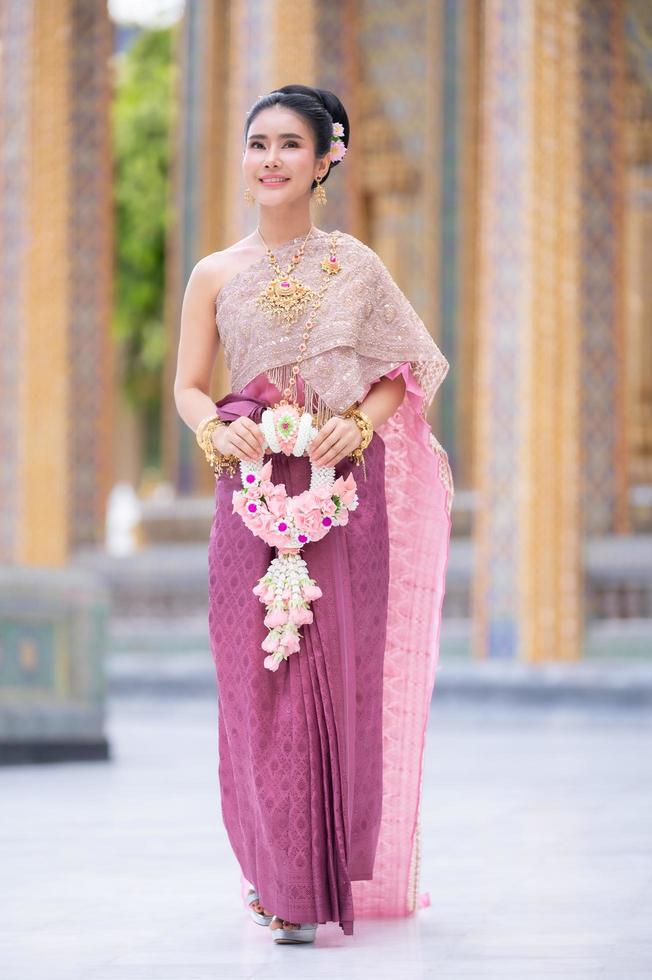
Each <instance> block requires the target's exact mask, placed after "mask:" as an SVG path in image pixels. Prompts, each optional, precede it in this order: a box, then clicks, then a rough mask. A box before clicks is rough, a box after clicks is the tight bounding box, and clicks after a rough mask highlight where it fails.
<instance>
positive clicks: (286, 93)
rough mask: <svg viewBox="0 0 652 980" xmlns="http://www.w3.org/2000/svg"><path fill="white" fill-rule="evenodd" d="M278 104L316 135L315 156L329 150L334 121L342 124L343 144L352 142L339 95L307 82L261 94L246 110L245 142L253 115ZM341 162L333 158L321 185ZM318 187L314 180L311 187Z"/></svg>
mask: <svg viewBox="0 0 652 980" xmlns="http://www.w3.org/2000/svg"><path fill="white" fill-rule="evenodd" d="M277 104H279V105H282V106H285V107H286V108H288V109H292V111H293V112H296V113H297V114H298V115H300V116H303V118H304V119H305V120H306V122H307V123H308V125H309V126H310V128H311V129H312V132H313V135H314V138H315V156H317V157H324V156H326V154H327V153H329V152H330V148H331V137H332V135H333V123H336V122H339V123H342V126H343V127H344V145H345V146H348V145H349V117H348V116H347V114H346V109H345V108H344V106H343V105H342V103H341V102H340V100H339V99H338V97H337V96H336V95H334V94H333V92H329V91H328V89H324V88H310V86H308V85H283V86H282V88H275V89H274V90H273V91H272V92H268V93H267V95H261V97H260V98H259V99H257V100H256V101H255V102H254V104H253V105H252V107H251V108H250V110H249V112H248V113H247V118H246V120H245V126H244V139H245V141H246V139H247V133H248V132H249V127H250V126H251V123H252V122H253V120H254V117H255V116H257V115H258V113H259V112H262V110H263V109H267V108H269V106H272V105H277ZM339 162H340V161H339V160H335V161H331V163H330V165H329V168H328V170H327V171H326V173H325V174H324V176H323V177H322V180H321V183H322V184H323V183H324V182H325V181H326V180H327V178H328V175H329V173H330V172H331V167H335V166H337V164H338V163H339ZM316 186H317V181H316V180H313V182H312V188H315V187H316Z"/></svg>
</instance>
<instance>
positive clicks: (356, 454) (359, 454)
mask: <svg viewBox="0 0 652 980" xmlns="http://www.w3.org/2000/svg"><path fill="white" fill-rule="evenodd" d="M342 417H343V418H345V419H349V418H350V419H353V421H354V422H355V424H356V425H357V427H358V429H359V430H360V445H359V446H358V447H357V449H354V450H353V452H351V453H349V459H350V460H351V461H352V462H355V464H356V466H359V465H360V463H361V462H362V470H363V473H364V477H365V480H366V479H367V470H366V467H365V460H364V450H365V449H366V448H367V446H368V445H369V443H370V442H371V440H372V437H373V434H374V424H373V422H372V421H371V419H370V418H369V416H368V415H366V414H365V413H364V412H363V411H362V409H361V408H360V407H359V405H358V402H354V403H353V405H351V407H350V408H347V410H346V411H345V412H343V413H342Z"/></svg>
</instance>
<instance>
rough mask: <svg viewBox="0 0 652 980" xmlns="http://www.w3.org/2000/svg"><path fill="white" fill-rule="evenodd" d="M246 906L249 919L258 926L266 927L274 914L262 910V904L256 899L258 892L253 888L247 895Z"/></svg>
mask: <svg viewBox="0 0 652 980" xmlns="http://www.w3.org/2000/svg"><path fill="white" fill-rule="evenodd" d="M247 905H248V907H249V914H250V915H251V918H252V919H253V920H254V922H256V923H257V924H258V925H259V926H268V925H269V924H270V923H271V921H272V919H273V917H274V913H273V912H268V911H267V909H265V908H263V904H262V902H261V901H260V899H259V897H258V892H256V891H255V890H254V889H253V888H250V889H249V892H248V893H247Z"/></svg>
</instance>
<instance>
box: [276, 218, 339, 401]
mask: <svg viewBox="0 0 652 980" xmlns="http://www.w3.org/2000/svg"><path fill="white" fill-rule="evenodd" d="M341 268H342V267H341V266H340V264H339V262H338V260H337V232H336V231H332V232H331V234H330V250H329V256H328V258H327V259H323V260H322V262H321V269H322V271H323V272H325V273H326V278H325V280H324V282H323V283H322V285H321V286H320V287H319V289H318V291H317V292H316V293H315V294H314V296H315V305H314V307H313V309H312V312H311V313H310V316H309V317H308V319H307V320H306V323H305V326H304V328H303V334H302V339H301V343H300V344H299V353H298V355H297V359H296V361H295V362H294V364H293V365H292V368H291V371H290V378H289V383H288V386H287V388H284V390H283V392H282V394H281V400H280V401H279V402H277V403H276V404H275V405H274V406H272V407H273V408H278V407H279V406H280V405H292V406H293V407H294V408H296V409H297V410H298V412H299V414H301V412H302V411H307V410H308V409H307V407H306V406H304V408H301V406H300V405H299V404H298V402H297V374H298V373H299V367H300V365H301V362H302V360H303V359H304V357H305V353H306V349H307V346H308V345H307V343H306V341H307V340H308V337H309V336H310V331H311V329H312V328H313V327H314V325H315V322H314V320H313V317H314V315H315V313H316V312H317V310H318V309H319V307H320V306H321V301H322V299H323V298H324V293H325V291H326V287H327V286H328V283H329V282H330V277H331V276H333V275H335V274H336V273H338V272H339V271H340V269H341Z"/></svg>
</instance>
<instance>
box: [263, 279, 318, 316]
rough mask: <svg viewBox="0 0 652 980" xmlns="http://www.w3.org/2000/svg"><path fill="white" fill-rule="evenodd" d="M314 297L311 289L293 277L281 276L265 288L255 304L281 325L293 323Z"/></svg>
mask: <svg viewBox="0 0 652 980" xmlns="http://www.w3.org/2000/svg"><path fill="white" fill-rule="evenodd" d="M314 297H315V294H314V292H313V291H312V289H310V288H309V287H308V286H304V285H303V283H301V282H299V280H298V279H295V278H294V276H281V277H280V278H278V279H273V280H272V281H271V282H270V283H269V284H268V285H267V286H266V287H265V289H264V290H263V292H262V293H261V294H260V295H259V296H258V299H257V300H256V302H257V303H258V305H259V306H260V308H261V309H262V310H264V311H265V313H269V314H270V315H271V316H273V317H276V318H277V319H279V320H282V321H283V323H294V322H295V321H296V320H297V319H298V317H299V314H300V313H301V312H302V310H304V309H305V308H306V306H308V305H309V304H310V303H311V302H312V301H313V299H314Z"/></svg>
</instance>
